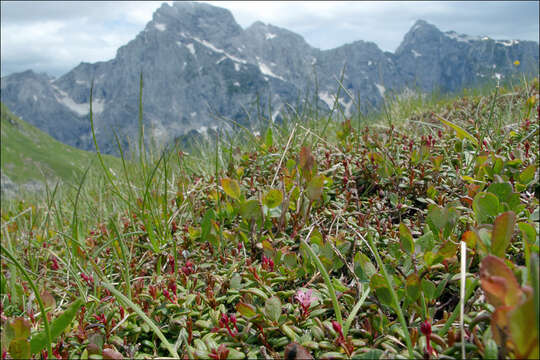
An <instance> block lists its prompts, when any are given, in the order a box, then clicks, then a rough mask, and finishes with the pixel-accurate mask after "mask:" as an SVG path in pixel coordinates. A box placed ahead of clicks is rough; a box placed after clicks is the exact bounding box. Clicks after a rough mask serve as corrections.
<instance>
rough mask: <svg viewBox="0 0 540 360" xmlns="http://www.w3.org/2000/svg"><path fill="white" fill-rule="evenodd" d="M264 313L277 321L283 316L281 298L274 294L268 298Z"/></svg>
mask: <svg viewBox="0 0 540 360" xmlns="http://www.w3.org/2000/svg"><path fill="white" fill-rule="evenodd" d="M264 313H265V314H266V316H267V317H268V318H269V319H270V320H272V321H274V322H277V321H278V320H279V317H280V316H281V300H280V299H279V298H278V297H277V296H272V297H271V298H269V299H268V300H266V303H265V304H264Z"/></svg>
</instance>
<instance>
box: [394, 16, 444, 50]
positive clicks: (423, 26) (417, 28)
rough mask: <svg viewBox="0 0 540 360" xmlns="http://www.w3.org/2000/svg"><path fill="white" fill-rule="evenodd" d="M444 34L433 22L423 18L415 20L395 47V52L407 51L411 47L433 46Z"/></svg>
mask: <svg viewBox="0 0 540 360" xmlns="http://www.w3.org/2000/svg"><path fill="white" fill-rule="evenodd" d="M442 36H444V34H443V33H442V32H441V31H440V30H439V29H438V28H437V27H436V26H435V25H433V24H430V23H428V22H427V21H425V20H417V21H416V22H415V23H414V25H413V26H412V27H411V29H410V30H409V31H408V32H407V33H406V34H405V36H404V38H403V41H402V42H401V44H400V45H399V47H398V48H397V49H396V54H399V53H401V52H403V51H409V50H410V48H411V47H418V46H433V45H434V44H435V43H438V42H439V41H440V39H441V37H442Z"/></svg>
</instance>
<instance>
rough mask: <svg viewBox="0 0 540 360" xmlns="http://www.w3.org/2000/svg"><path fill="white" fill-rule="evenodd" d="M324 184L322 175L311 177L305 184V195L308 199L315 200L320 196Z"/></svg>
mask: <svg viewBox="0 0 540 360" xmlns="http://www.w3.org/2000/svg"><path fill="white" fill-rule="evenodd" d="M323 185H324V175H317V176H315V177H313V178H312V179H311V180H310V182H309V183H308V185H307V188H306V195H307V197H308V199H309V200H311V201H316V200H319V199H320V198H321V196H322V190H323Z"/></svg>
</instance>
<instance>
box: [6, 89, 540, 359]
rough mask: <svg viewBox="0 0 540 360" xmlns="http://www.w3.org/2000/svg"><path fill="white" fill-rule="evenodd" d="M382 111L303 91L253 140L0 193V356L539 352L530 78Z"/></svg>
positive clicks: (160, 155)
mask: <svg viewBox="0 0 540 360" xmlns="http://www.w3.org/2000/svg"><path fill="white" fill-rule="evenodd" d="M306 100H309V99H308V98H306ZM360 100H361V99H360ZM360 100H358V99H356V101H360ZM385 105H386V106H385V108H384V109H383V111H381V112H372V113H370V114H369V115H367V116H366V115H362V114H354V115H353V116H352V117H351V119H350V121H348V120H349V119H347V121H345V120H346V119H345V118H343V114H342V113H341V112H340V110H339V109H334V110H333V115H334V118H331V117H330V116H328V115H327V114H323V113H321V112H318V111H316V110H315V109H314V108H313V104H310V103H309V101H306V102H305V103H304V104H300V105H299V106H297V107H286V108H285V110H284V111H283V112H282V114H281V116H282V118H283V123H282V124H273V123H271V122H269V121H268V120H267V119H265V118H264V117H261V118H260V119H257V121H258V123H260V124H262V125H263V126H262V128H261V129H260V131H261V136H254V135H253V134H252V132H251V130H248V129H245V128H242V127H240V126H238V127H237V128H236V129H235V131H233V132H231V133H213V134H212V135H211V136H210V137H209V138H205V137H200V138H199V139H197V140H196V141H194V143H193V144H192V145H191V146H190V148H189V150H188V149H182V148H181V147H178V146H174V147H173V146H171V147H170V148H169V149H167V150H165V151H161V152H159V151H148V153H147V156H146V158H143V159H134V160H130V159H127V158H126V157H125V156H122V157H121V159H119V160H118V161H119V162H120V164H119V165H118V166H117V167H115V168H114V174H112V173H108V172H107V170H106V169H108V165H107V164H105V165H104V166H102V165H101V164H98V165H96V166H94V167H91V168H90V169H89V170H88V171H87V172H80V170H79V173H77V175H75V176H73V177H72V178H73V179H75V180H74V181H72V182H71V186H67V187H58V188H55V189H47V192H46V194H44V195H43V196H41V197H39V198H27V199H23V200H10V201H3V202H2V214H1V218H2V225H1V232H0V234H1V235H0V236H1V240H2V249H5V252H4V250H3V254H2V272H1V276H2V279H1V280H2V281H1V287H0V300H1V302H2V310H3V313H2V315H3V319H4V318H5V320H2V321H3V324H2V326H3V327H4V326H6V329H8V330H9V331H3V332H2V336H3V339H2V346H3V348H2V350H3V351H6V352H8V353H9V354H10V355H12V356H15V355H21V354H24V355H26V353H24V352H21V351H27V350H28V349H31V347H30V348H28V347H29V346H30V344H31V343H32V340H33V341H34V343H35V342H36V340H35V339H36V338H39V339H42V340H43V344H41V345H43V348H49V346H50V348H52V352H53V353H54V354H57V355H61V356H64V357H70V358H71V357H86V356H97V357H99V356H103V357H106V356H109V357H110V356H117V357H130V358H132V357H134V358H155V357H166V356H177V355H178V356H180V357H184V356H187V357H188V358H190V359H191V358H205V359H206V358H222V359H223V358H230V359H243V358H265V357H267V356H269V357H273V358H282V357H283V356H284V351H285V349H286V347H287V349H288V348H290V346H292V345H290V346H287V345H288V344H289V343H291V342H293V341H294V342H297V343H299V344H301V345H302V346H303V347H304V348H305V349H306V350H307V351H308V352H309V353H310V354H312V355H313V356H314V357H315V358H338V359H339V358H351V357H352V358H355V357H356V358H363V357H369V358H410V357H415V358H422V357H425V356H430V355H429V354H428V352H431V356H432V357H436V356H440V357H444V356H446V357H449V358H461V357H462V356H463V354H462V353H461V352H462V351H464V352H465V353H466V354H464V355H466V356H467V357H468V358H493V357H497V356H500V357H514V358H525V357H537V356H538V347H537V346H536V347H535V341H536V344H537V342H538V332H536V333H535V331H534V330H535V325H536V320H535V319H536V318H537V316H533V315H538V309H537V306H536V308H535V306H534V304H536V303H537V301H538V296H537V295H538V289H539V284H538V271H537V270H538V269H537V267H538V266H537V264H538V252H539V240H538V233H539V226H538V212H539V200H538V193H540V191H539V190H540V189H539V186H538V175H537V170H538V167H539V157H538V151H539V144H538V129H539V128H540V123H539V119H538V80H537V79H536V80H534V81H528V80H527V81H525V80H522V81H520V82H517V81H516V82H515V83H514V84H512V83H508V84H503V85H501V87H499V88H496V87H489V86H487V85H486V87H485V88H483V89H481V90H471V91H466V92H463V93H462V94H456V95H452V96H442V95H428V96H424V97H422V96H412V97H409V98H401V99H387V102H386V104H385ZM336 118H337V119H336ZM441 119H442V120H441ZM224 121H227V120H224ZM2 124H3V125H2V126H3V128H2V129H4V121H3V122H2ZM21 126H22V125H21ZM140 133H141V134H143V133H144V131H143V129H141V131H140ZM139 140H140V142H139V146H140V148H142V144H143V139H142V138H141V139H139ZM119 150H120V153H124V152H125V150H126V149H119ZM150 150H151V149H150ZM96 158H97V156H96V154H91V156H90V157H89V158H85V159H84V160H82V161H81V163H82V164H86V163H85V161H87V162H90V161H92V160H93V161H95V160H96ZM2 161H4V160H2ZM79 169H83V170H84V169H86V166H83V167H81V168H79ZM535 193H536V194H537V195H536V197H535ZM461 241H465V242H466V244H467V256H466V260H467V261H466V263H465V262H464V263H463V265H464V268H465V270H463V269H462V267H461V265H462V264H460V260H461V253H460V252H459V251H458V249H459V248H460V242H461ZM21 269H22V270H21ZM493 274H496V275H497V278H496V279H494V278H493V277H492V275H493ZM26 277H27V279H29V280H31V281H28V282H25V281H24V279H25V278H26ZM461 279H465V283H464V284H462V283H461V281H462V280H461ZM492 283H497V284H503V285H504V286H502V288H504V289H506V290H504V291H497V290H498V289H499V287H496V286H490V285H492ZM531 289H532V290H531ZM34 292H39V294H37V295H39V296H37V297H34V295H33V293H34ZM300 295H301V296H300ZM486 295H487V296H486ZM35 298H37V299H39V300H40V302H41V304H39V305H38V304H37V303H36V301H35V300H33V299H35ZM79 299H82V301H83V302H84V306H85V307H84V311H82V310H81V311H78V313H77V315H76V316H75V317H74V318H73V321H71V320H70V321H71V323H70V324H65V322H67V321H60V320H62V319H63V318H62V315H60V314H61V313H62V311H66V312H68V311H70V309H75V308H77V306H78V304H79V302H80V301H81V300H79ZM299 299H300V300H299ZM459 299H464V303H463V305H464V306H463V309H464V311H463V313H461V310H460V309H461V308H462V307H461V306H460V305H462V304H460V303H459V301H460V300H459ZM300 302H303V303H302V306H300ZM70 304H75V305H77V306H72V307H69V306H70ZM306 304H307V305H306ZM40 308H45V309H48V310H45V311H47V315H48V316H50V323H51V329H54V330H55V331H52V330H51V331H50V336H51V340H52V344H50V343H49V341H48V338H46V337H44V336H43V334H44V333H45V331H44V330H45V329H44V325H45V324H44V323H43V322H42V321H41V317H38V316H35V314H37V313H38V312H39V311H40V310H39V309H40ZM66 309H68V310H66ZM496 309H497V314H498V317H493V316H492V315H493V313H494V311H495V310H496ZM73 311H75V310H73ZM532 313H534V314H533V315H530V314H532ZM233 315H234V316H233ZM66 318H67V317H66ZM461 318H462V319H463V324H461V322H458V321H457V319H461ZM22 319H24V321H23V320H22ZM59 319H60V320H59ZM69 319H72V318H71V317H69ZM25 321H26V322H25ZM506 322H507V323H508V324H509V329H510V330H509V332H508V334H507V336H508V339H507V341H501V336H500V334H499V332H498V330H497V328H496V327H495V326H492V324H499V325H501V324H502V325H504V324H505V323H506ZM59 323H62V324H63V327H62V331H59V330H58V326H56V327H55V324H59ZM64 325H65V327H64ZM463 329H465V330H466V331H467V336H463V337H462V336H461V332H462V331H463ZM60 332H63V335H62V337H58V336H56V335H57V334H58V333H60ZM21 333H22V335H21ZM40 334H41V335H40ZM28 337H29V338H30V339H28ZM462 339H463V340H464V343H462V341H463V340H462ZM11 344H13V345H11ZM10 346H11V348H10ZM17 349H19V350H17ZM17 351H19V352H17ZM28 351H30V350H28ZM433 352H434V353H435V355H433ZM38 356H39V354H34V357H36V358H37V357H38ZM21 357H24V356H21Z"/></svg>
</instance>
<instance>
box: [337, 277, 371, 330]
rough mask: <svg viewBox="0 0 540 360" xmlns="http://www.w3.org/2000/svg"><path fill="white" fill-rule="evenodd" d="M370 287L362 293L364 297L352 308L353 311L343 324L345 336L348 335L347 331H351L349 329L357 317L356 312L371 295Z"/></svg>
mask: <svg viewBox="0 0 540 360" xmlns="http://www.w3.org/2000/svg"><path fill="white" fill-rule="evenodd" d="M369 291H370V288H369V286H368V287H367V288H366V290H365V291H364V293H363V294H362V297H361V298H360V300H358V302H357V303H356V305H354V308H353V309H352V311H351V313H350V314H349V316H348V317H347V320H346V321H345V325H344V326H343V336H345V337H347V333H348V332H349V329H350V328H351V324H352V322H353V321H354V318H355V317H356V314H357V313H358V311H359V310H360V308H361V307H362V305H363V304H364V301H365V300H366V298H367V296H368V295H369Z"/></svg>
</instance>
